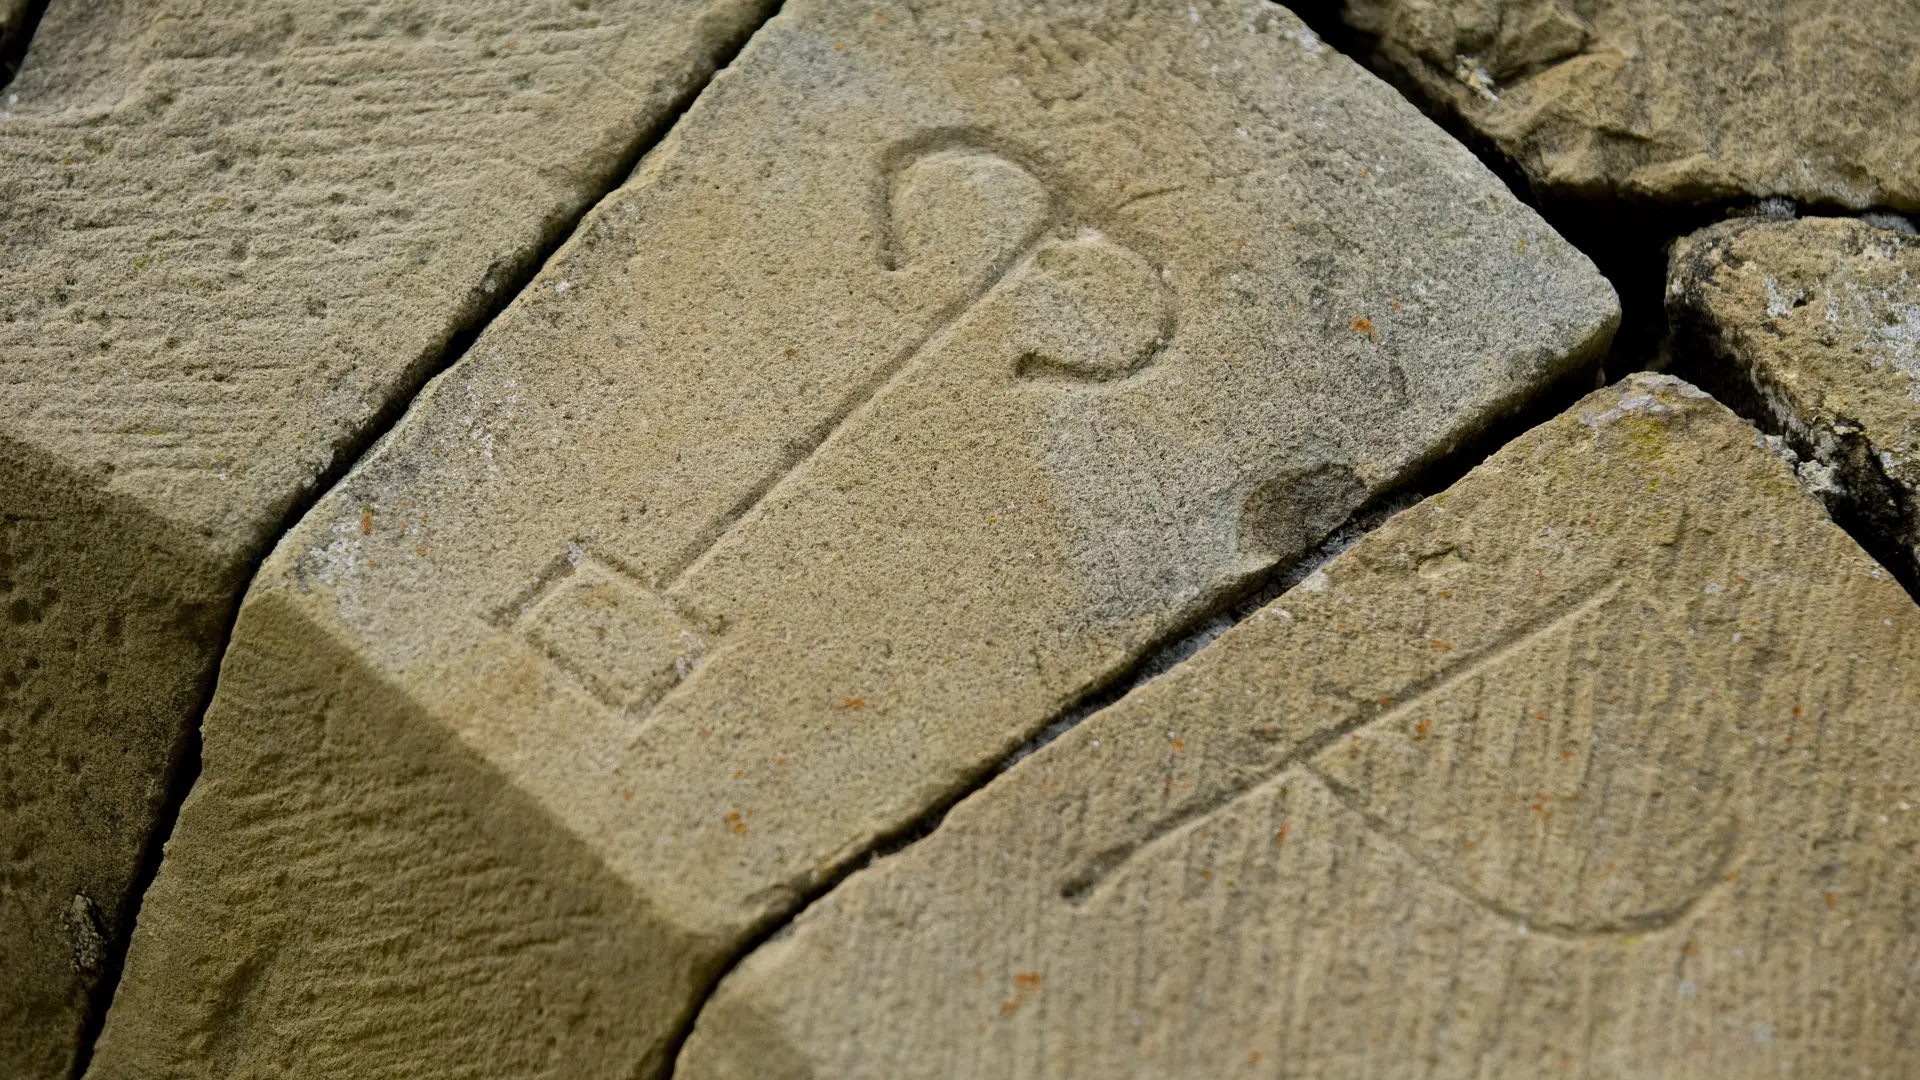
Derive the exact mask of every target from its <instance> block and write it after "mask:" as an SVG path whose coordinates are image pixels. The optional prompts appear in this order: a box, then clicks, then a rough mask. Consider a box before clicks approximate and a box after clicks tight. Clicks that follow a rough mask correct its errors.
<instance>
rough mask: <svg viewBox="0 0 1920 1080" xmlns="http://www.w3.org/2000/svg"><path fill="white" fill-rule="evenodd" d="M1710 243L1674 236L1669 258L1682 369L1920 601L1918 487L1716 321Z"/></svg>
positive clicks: (1671, 311) (1670, 303)
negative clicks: (1797, 398)
mask: <svg viewBox="0 0 1920 1080" xmlns="http://www.w3.org/2000/svg"><path fill="white" fill-rule="evenodd" d="M1848 216H1854V215H1848ZM1862 216H1864V215H1862ZM1903 220H1904V219H1903ZM1727 225H1728V223H1722V226H1727ZM1722 226H1715V227H1714V228H1721V227H1722ZM1730 227H1731V228H1735V229H1737V228H1739V226H1738V225H1732V226H1730ZM1676 239H1678V238H1676ZM1710 243H1711V240H1710V239H1707V238H1703V240H1702V241H1701V242H1700V243H1699V244H1697V245H1696V246H1695V247H1694V249H1693V251H1692V253H1691V254H1692V258H1691V259H1689V257H1688V256H1689V252H1687V251H1685V250H1683V249H1682V248H1681V247H1680V246H1679V245H1678V244H1677V243H1676V244H1674V245H1673V246H1672V248H1671V252H1670V254H1669V257H1668V267H1667V280H1668V283H1669V284H1668V286H1667V293H1666V308H1667V320H1668V323H1669V326H1670V328H1671V335H1672V341H1673V348H1674V352H1675V355H1676V356H1677V357H1680V358H1681V360H1682V362H1683V364H1684V367H1685V369H1686V374H1687V375H1688V376H1689V377H1690V378H1692V379H1694V380H1696V381H1697V382H1699V383H1700V384H1701V385H1703V386H1705V387H1706V388H1707V389H1708V390H1710V391H1711V392H1712V393H1713V395H1714V396H1715V397H1716V398H1719V399H1720V401H1721V402H1722V403H1723V404H1725V405H1726V406H1727V407H1728V408H1730V409H1732V410H1733V412H1734V413H1735V414H1736V415H1738V416H1740V417H1741V418H1742V419H1744V420H1746V421H1748V422H1749V423H1752V424H1753V425H1754V426H1756V427H1758V428H1759V429H1760V431H1761V432H1762V433H1764V435H1765V437H1767V438H1768V439H1770V440H1772V441H1773V444H1774V446H1773V448H1774V451H1775V453H1778V454H1780V456H1781V457H1783V458H1785V459H1786V461H1787V463H1788V464H1789V465H1791V466H1793V467H1794V474H1795V476H1796V477H1797V478H1798V479H1799V480H1800V483H1801V486H1802V487H1804V488H1806V489H1807V490H1808V491H1809V492H1810V493H1812V494H1813V495H1815V496H1817V497H1818V498H1819V499H1820V501H1821V504H1822V505H1823V506H1825V507H1826V510H1827V514H1828V516H1829V517H1831V518H1832V519H1833V521H1834V523H1835V524H1836V525H1839V526H1840V527H1841V528H1843V529H1845V530H1846V531H1847V533H1848V534H1849V535H1851V536H1852V537H1853V539H1854V542H1855V543H1857V544H1859V545H1860V546H1861V547H1862V548H1863V549H1865V550H1866V552H1867V553H1868V554H1869V555H1871V556H1873V558H1874V560H1875V561H1876V562H1878V563H1880V564H1881V565H1882V566H1884V567H1886V568H1887V569H1888V570H1889V571H1890V572H1891V573H1892V574H1893V576H1894V578H1895V579H1896V580H1898V581H1899V582H1900V584H1901V585H1902V586H1903V587H1904V588H1905V589H1906V590H1907V592H1908V593H1910V594H1912V595H1914V597H1915V598H1916V599H1920V529H1917V528H1916V527H1915V526H1914V525H1913V523H1914V522H1916V521H1920V495H1916V494H1915V493H1912V492H1908V491H1907V490H1905V489H1904V488H1902V487H1901V486H1900V485H1899V484H1896V483H1894V482H1893V481H1892V480H1890V479H1888V477H1887V474H1886V470H1885V469H1883V468H1882V467H1881V465H1880V448H1879V447H1878V446H1876V445H1874V443H1873V442H1872V440H1870V439H1868V438H1867V436H1866V433H1865V432H1863V431H1859V430H1853V431H1847V432H1842V431H1838V430H1836V429H1835V428H1834V427H1833V426H1832V425H1831V424H1827V423H1825V422H1822V421H1818V420H1815V421H1812V422H1809V421H1808V420H1807V419H1806V418H1804V417H1802V416H1800V415H1799V414H1798V413H1797V412H1795V411H1794V409H1793V407H1792V406H1791V405H1790V404H1789V403H1788V400H1787V395H1786V392H1785V390H1784V389H1783V388H1782V387H1781V386H1780V384H1779V383H1778V382H1777V381H1776V380H1774V379H1773V378H1772V377H1771V376H1769V375H1768V374H1767V372H1766V371H1764V370H1763V369H1762V368H1761V366H1760V365H1758V364H1756V363H1754V362H1752V360H1751V358H1750V357H1748V356H1746V355H1745V354H1744V352H1743V350H1742V349H1741V348H1740V347H1739V343H1738V342H1737V341H1736V340H1735V335H1734V334H1733V332H1732V331H1730V330H1729V329H1728V328H1726V327H1723V326H1719V325H1717V324H1715V323H1714V321H1713V319H1712V317H1711V316H1710V315H1709V314H1708V312H1707V309H1706V302H1705V295H1704V289H1703V286H1702V284H1701V283H1702V282H1703V281H1705V280H1706V279H1708V278H1710V277H1711V276H1712V267H1711V266H1710V265H1709V264H1708V263H1707V262H1706V258H1705V255H1704V248H1705V247H1706V246H1708V245H1709V244H1710ZM1834 477H1838V478H1839V482H1838V483H1837V484H1836V483H1834V482H1833V478H1834ZM1889 506H1890V507H1892V509H1891V510H1889V509H1886V508H1887V507H1889Z"/></svg>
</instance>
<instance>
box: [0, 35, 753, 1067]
mask: <svg viewBox="0 0 1920 1080" xmlns="http://www.w3.org/2000/svg"><path fill="white" fill-rule="evenodd" d="M764 6H765V5H764V4H762V3H759V2H758V0H710V2H703V3H695V4H685V3H671V2H667V0H612V2H606V3H595V4H593V5H591V7H589V6H588V5H585V4H575V3H571V2H567V0H552V2H546V0H542V2H536V3H531V4H528V3H506V2H500V0H483V2H478V3H473V2H459V3H400V2H377V3H372V4H350V3H334V2H313V0H268V2H262V0H215V2H198V0H195V2H188V0H159V2H146V3H132V2H124V0H106V2H100V3H67V2H64V0H62V2H56V3H53V4H51V5H48V6H47V12H46V15H45V17H44V19H42V20H41V22H40V24H39V27H38V31H37V33H36V34H35V36H34V39H33V43H32V51H31V55H30V59H29V62H28V63H27V65H26V66H25V68H24V69H23V70H22V71H21V73H20V75H19V77H18V78H16V79H14V80H13V81H12V82H11V83H10V84H8V85H7V86H6V87H5V88H4V91H3V92H0V972H5V976H4V977H0V1017H5V1021H4V1022H0V1075H5V1076H8V1077H64V1076H67V1075H68V1074H69V1072H70V1071H71V1069H72V1063H73V1059H74V1054H75V1048H76V1045H77V1041H78V1040H79V1039H80V1037H81V1029H82V1026H83V1024H84V1023H85V1018H86V1015H87V1012H88V1008H89V995H90V994H91V993H92V992H93V987H94V986H95V985H96V984H97V982H98V980H99V979H100V978H101V977H102V976H103V975H105V974H106V973H107V969H108V968H109V967H111V966H112V963H113V957H114V955H115V954H116V948H115V946H116V944H122V945H123V944H124V941H125V937H124V934H125V932H126V929H127V926H128V922H129V920H130V917H131V912H130V910H129V906H130V904H131V903H132V902H133V900H134V899H135V898H133V897H130V896H129V895H128V894H129V891H130V889H131V888H132V887H133V883H134V881H135V879H136V878H137V877H138V875H139V867H140V866H141V864H142V863H143V862H145V863H146V864H147V868H148V869H149V870H150V869H151V859H152V857H153V855H147V854H143V852H144V851H145V849H146V848H147V845H148V844H149V843H150V837H151V834H152V832H153V831H154V829H155V828H156V815H158V814H159V813H160V812H161V809H162V807H163V805H164V804H165V803H166V801H167V797H166V793H167V790H168V785H169V781H168V779H167V774H168V772H169V770H170V769H172V768H174V767H175V765H176V761H177V759H178V758H179V757H180V755H181V752H182V747H183V745H185V744H186V743H187V741H188V740H189V739H190V732H191V730H192V724H193V721H194V718H195V717H196V715H197V714H198V712H199V710H200V708H201V707H203V706H204V704H205V702H206V698H207V694H208V693H209V692H210V689H211V685H210V684H211V681H212V676H213V667H214V664H215V661H216V658H217V657H218V655H219V650H220V648H221V646H222V644H223V642H224V639H225V636H226V633H227V630H228V628H229V626H230V625H231V620H232V616H233V611H234V608H235V605H236V604H237V603H238V600H239V595H240V592H241V589H242V588H243V587H244V585H245V582H246V579H247V577H248V575H249V574H250V573H251V571H252V569H253V568H254V567H255V566H257V564H258V563H259V561H260V559H261V558H263V557H264V555H265V553H266V550H267V548H268V547H269V546H270V544H271V541H272V540H273V538H274V537H275V536H276V535H278V533H279V532H280V531H281V530H282V529H283V528H284V526H285V524H286V521H287V518H288V517H289V515H290V513H291V510H292V508H293V507H295V506H297V505H299V504H301V503H302V502H304V501H306V500H307V499H308V498H310V496H311V495H312V494H313V492H312V490H311V489H312V486H313V485H314V484H315V483H316V481H317V480H318V479H320V478H322V477H328V476H331V475H333V473H334V472H337V470H336V469H335V463H336V461H337V459H339V458H340V457H341V456H343V455H350V454H351V453H354V452H356V451H357V448H358V447H359V446H361V445H362V444H363V443H364V442H365V438H366V435H367V434H368V432H369V429H370V427H372V426H375V425H377V424H378V423H380V422H381V418H382V417H383V416H386V415H391V414H392V413H393V412H394V411H395V410H396V408H397V406H398V405H399V404H401V403H403V402H404V401H405V399H406V397H407V396H408V395H409V394H411V393H412V392H413V391H414V390H415V389H417V387H418V386H419V384H420V383H421V382H422V381H423V380H424V378H425V376H426V374H427V373H428V371H429V369H430V367H431V366H432V365H433V364H435V363H436V362H437V361H438V359H439V358H440V357H441V356H442V355H443V354H444V352H445V350H446V348H447V346H448V343H449V341H450V340H452V339H453V338H454V336H455V335H456V334H458V333H460V332H462V331H463V330H466V329H468V328H470V327H471V326H472V324H473V323H474V322H475V321H476V320H477V319H478V318H479V317H480V316H481V315H482V314H483V313H484V312H486V311H488V310H490V309H491V308H492V307H494V306H497V299H496V296H495V294H496V293H498V292H499V290H501V289H502V288H503V287H504V286H506V285H507V284H508V283H509V282H511V281H512V280H514V279H515V276H516V274H521V273H524V271H525V269H527V268H529V266H530V263H531V262H532V261H533V260H534V259H536V258H538V257H539V255H540V254H541V253H542V252H543V251H545V250H548V249H550V248H551V246H552V245H553V244H554V243H555V242H556V241H557V240H558V238H559V230H560V229H562V228H563V227H564V226H565V224H566V223H567V222H569V221H571V220H574V219H575V218H576V217H577V215H578V214H579V213H580V212H582V211H583V210H584V208H585V206H586V204H587V203H588V202H589V201H590V200H591V199H593V198H594V197H596V196H597V195H598V194H600V193H602V192H604V191H605V190H607V188H609V187H611V186H612V185H613V184H614V183H616V182H618V180H619V179H620V172H621V170H622V169H625V168H628V167H630V164H631V161H632V159H633V156H634V153H635V151H636V148H637V147H638V146H639V145H640V143H641V141H642V140H643V139H644V138H645V137H646V136H647V134H648V133H649V132H650V131H651V130H652V129H653V128H654V127H655V126H656V125H657V124H658V123H660V122H661V121H662V120H663V119H665V118H666V117H667V116H668V115H670V113H671V112H672V110H673V107H674V106H675V104H676V103H677V102H678V101H679V100H680V99H681V98H682V97H684V96H685V94H686V93H688V92H689V91H690V90H691V89H692V88H694V87H696V86H697V85H699V83H700V82H701V80H702V79H703V78H704V76H705V75H706V74H707V73H708V72H709V71H710V70H711V68H712V66H713V64H714V63H715V62H716V57H717V56H719V55H722V54H724V52H725V51H726V50H727V49H728V48H729V47H730V46H731V44H732V43H735V42H737V41H738V40H739V39H740V38H742V37H743V36H744V35H745V33H746V31H747V30H748V29H749V28H750V27H751V25H752V23H753V22H754V20H756V19H757V18H758V17H759V16H760V13H761V12H760V9H761V8H763V7H764ZM25 10H26V5H15V4H9V3H4V2H0V13H4V14H0V39H5V38H6V37H7V35H9V34H13V33H14V32H15V31H18V30H19V29H20V28H21V26H22V25H24V24H23V23H21V22H20V21H19V19H18V18H17V16H18V15H19V14H20V13H23V12H24V11H25ZM21 44H22V42H21V41H20V40H19V39H18V38H17V37H16V38H14V39H13V41H12V44H11V45H10V44H9V43H8V42H7V41H6V40H0V57H4V56H10V55H11V53H9V52H8V51H7V50H8V49H9V48H11V47H12V45H21ZM342 464H344V463H343V462H342ZM154 855H157V852H155V853H154Z"/></svg>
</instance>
